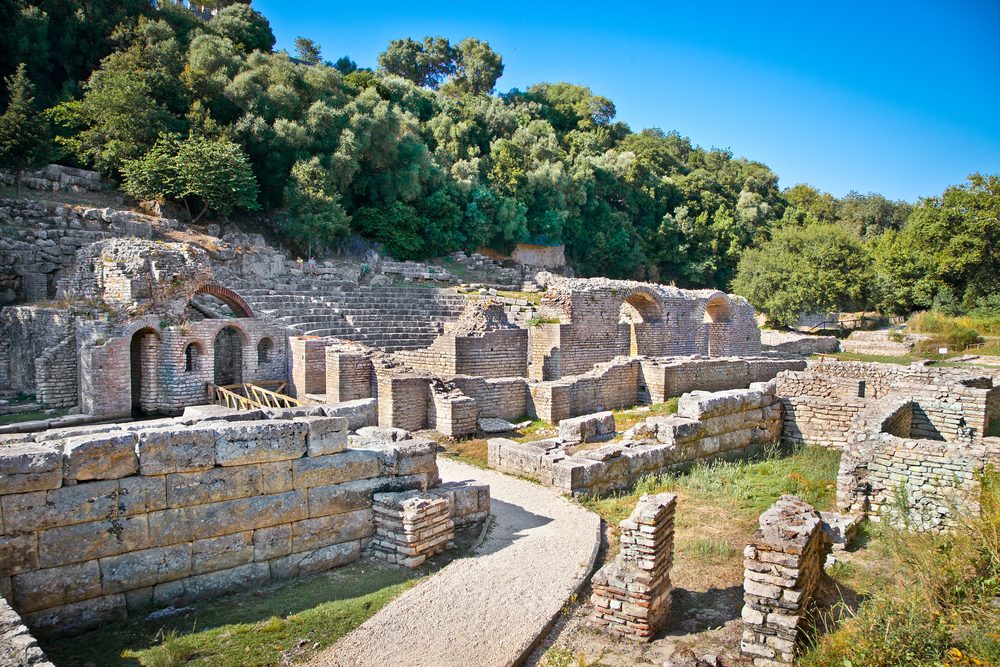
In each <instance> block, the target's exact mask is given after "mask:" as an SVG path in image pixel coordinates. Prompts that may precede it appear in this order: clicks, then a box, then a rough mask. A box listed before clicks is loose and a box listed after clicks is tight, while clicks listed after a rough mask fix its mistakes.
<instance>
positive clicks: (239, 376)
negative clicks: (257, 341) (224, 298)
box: [213, 327, 243, 386]
mask: <svg viewBox="0 0 1000 667" xmlns="http://www.w3.org/2000/svg"><path fill="white" fill-rule="evenodd" d="M213 348H214V353H215V376H214V382H215V384H216V385H217V386H223V385H229V384H239V383H240V382H243V340H242V337H241V336H240V332H239V331H237V330H236V329H235V328H234V327H222V329H221V330H219V333H218V334H216V336H215V345H214V346H213Z"/></svg>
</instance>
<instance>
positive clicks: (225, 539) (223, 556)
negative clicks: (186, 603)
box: [191, 530, 254, 574]
mask: <svg viewBox="0 0 1000 667" xmlns="http://www.w3.org/2000/svg"><path fill="white" fill-rule="evenodd" d="M253 552H254V546H253V532H251V531H248V530H247V531H243V532H242V533H233V534H231V535H222V536H220V537H210V538H208V539H205V540H197V541H195V542H194V543H193V544H192V545H191V574H204V573H205V572H213V571H215V570H225V569H228V568H233V567H237V566H239V565H246V564H247V563H250V562H253V560H254V557H253Z"/></svg>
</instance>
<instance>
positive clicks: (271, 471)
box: [260, 460, 292, 493]
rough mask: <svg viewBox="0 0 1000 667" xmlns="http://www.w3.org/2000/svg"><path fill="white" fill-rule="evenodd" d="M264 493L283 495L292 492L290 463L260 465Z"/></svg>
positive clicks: (280, 462) (276, 462)
mask: <svg viewBox="0 0 1000 667" xmlns="http://www.w3.org/2000/svg"><path fill="white" fill-rule="evenodd" d="M260 474H261V481H262V482H263V484H264V493H284V492H285V491H291V490H292V462H291V460H288V461H273V462H271V463H261V464H260Z"/></svg>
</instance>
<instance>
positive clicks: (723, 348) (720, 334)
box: [704, 296, 732, 357]
mask: <svg viewBox="0 0 1000 667" xmlns="http://www.w3.org/2000/svg"><path fill="white" fill-rule="evenodd" d="M731 319H732V303H731V302H730V301H729V299H727V298H726V297H724V296H717V297H715V298H714V299H712V300H711V301H709V302H708V304H706V305H705V318H704V322H705V324H706V326H707V327H708V356H710V357H724V356H727V355H728V354H729V336H730V328H729V322H730V320H731Z"/></svg>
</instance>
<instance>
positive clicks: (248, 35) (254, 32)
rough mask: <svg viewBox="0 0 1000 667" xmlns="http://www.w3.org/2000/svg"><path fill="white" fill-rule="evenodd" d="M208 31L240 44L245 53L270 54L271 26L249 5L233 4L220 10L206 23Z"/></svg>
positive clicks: (271, 43) (272, 44) (272, 34)
mask: <svg viewBox="0 0 1000 667" xmlns="http://www.w3.org/2000/svg"><path fill="white" fill-rule="evenodd" d="M208 29H209V30H211V31H212V32H214V33H215V34H217V35H221V36H222V37H226V38H227V39H229V40H231V41H232V42H233V43H235V44H241V45H242V46H243V48H244V50H245V51H246V52H247V53H250V52H252V51H261V52H263V53H270V52H271V47H273V46H274V33H273V32H271V24H270V23H268V22H267V19H266V18H264V17H263V16H262V15H261V14H260V13H259V12H257V11H254V10H253V9H251V8H250V5H249V4H242V3H238V4H233V5H229V6H228V7H226V8H224V9H222V10H220V11H219V13H218V14H216V15H215V16H213V17H212V20H211V21H209V22H208Z"/></svg>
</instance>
